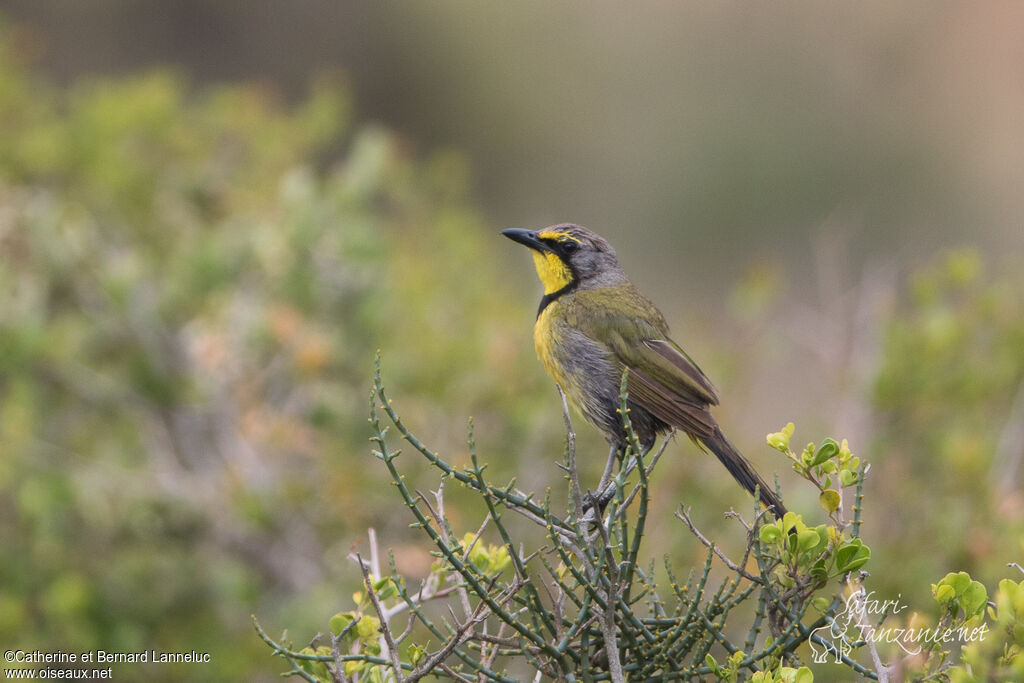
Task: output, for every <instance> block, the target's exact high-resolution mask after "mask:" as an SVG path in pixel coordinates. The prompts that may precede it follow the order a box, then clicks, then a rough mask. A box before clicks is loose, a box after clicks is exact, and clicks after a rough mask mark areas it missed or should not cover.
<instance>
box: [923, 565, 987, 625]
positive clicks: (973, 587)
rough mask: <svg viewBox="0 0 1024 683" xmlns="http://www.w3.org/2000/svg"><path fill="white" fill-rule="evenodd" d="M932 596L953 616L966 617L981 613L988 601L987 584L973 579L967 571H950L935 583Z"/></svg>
mask: <svg viewBox="0 0 1024 683" xmlns="http://www.w3.org/2000/svg"><path fill="white" fill-rule="evenodd" d="M932 597H934V598H935V600H936V602H938V603H939V604H940V605H942V607H943V608H945V609H946V610H947V611H948V612H949V613H950V614H951V615H952V616H954V617H957V616H961V615H962V616H963V618H964V619H970V618H972V617H975V616H978V615H980V614H981V613H982V612H983V611H984V610H985V605H986V604H987V603H988V592H987V591H986V590H985V586H984V585H982V583H981V582H980V581H974V580H972V579H971V576H970V574H968V573H967V572H956V573H953V572H950V573H949V574H946V576H945V577H943V579H942V580H941V581H939V582H938V583H933V584H932Z"/></svg>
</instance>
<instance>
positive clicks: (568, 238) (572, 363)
mask: <svg viewBox="0 0 1024 683" xmlns="http://www.w3.org/2000/svg"><path fill="white" fill-rule="evenodd" d="M501 234H502V235H504V236H505V237H507V238H509V239H511V240H513V241H515V242H518V243H519V244H522V245H524V246H526V247H528V248H529V249H530V253H531V255H532V256H533V261H534V265H535V266H536V269H537V275H538V277H539V278H540V281H541V284H542V285H543V287H544V294H543V296H542V297H541V300H540V306H539V307H538V309H537V319H536V322H535V323H534V328H533V339H534V346H535V347H536V351H537V356H538V358H539V359H540V361H541V363H542V364H543V365H544V368H545V369H546V370H547V372H548V374H549V375H550V376H551V378H552V379H553V380H554V381H555V383H556V384H557V385H558V386H559V387H561V389H562V391H563V393H564V394H565V396H566V398H567V399H568V402H569V403H570V404H571V405H573V406H574V408H575V409H576V410H577V411H578V412H579V413H581V414H582V415H583V417H584V418H585V419H586V420H587V422H589V423H590V424H592V425H594V426H595V427H597V429H598V430H600V431H601V432H602V434H603V435H604V437H605V439H606V440H607V441H608V442H609V444H611V447H612V450H613V452H614V451H616V449H618V450H619V451H621V449H624V448H625V447H626V445H627V434H626V430H625V428H624V427H623V423H622V419H621V415H620V414H619V405H620V387H621V383H622V378H623V374H624V373H626V374H627V378H626V393H627V401H628V402H627V406H626V407H627V409H628V410H629V416H630V420H631V422H632V426H633V430H634V433H635V435H636V438H637V440H638V441H639V444H640V446H641V449H642V450H643V451H644V452H646V451H648V450H650V448H651V447H652V446H653V445H654V443H655V441H656V439H657V437H658V435H660V434H662V433H664V432H667V431H669V430H671V429H673V428H675V429H677V430H679V431H681V432H682V433H684V434H686V435H687V436H689V437H690V439H691V440H693V441H694V442H695V443H696V444H698V446H700V447H701V448H702V449H706V450H709V451H711V452H712V453H714V454H715V456H717V457H718V460H719V461H720V462H721V463H722V464H723V465H724V466H725V468H726V469H727V470H728V471H729V472H730V474H732V476H733V477H734V478H735V479H736V481H737V482H739V484H740V485H742V486H743V488H745V489H746V490H747V491H749V492H750V493H754V491H755V490H757V489H759V494H758V495H759V497H760V501H761V502H762V503H763V504H764V505H765V506H766V507H767V508H769V509H770V510H771V511H772V513H773V514H774V515H775V516H776V517H778V518H780V519H781V518H782V517H783V515H785V514H786V507H785V506H784V505H783V503H782V501H781V500H780V499H779V497H778V496H777V495H776V493H775V490H774V489H773V488H772V487H770V486H768V485H767V484H766V483H765V482H764V480H763V479H762V478H761V477H760V475H758V473H757V471H756V470H755V469H754V467H753V465H752V464H751V463H750V462H749V461H748V460H747V459H746V458H745V457H743V455H742V454H741V453H740V452H739V450H737V449H736V447H735V446H733V444H732V443H731V442H730V441H729V440H728V439H727V438H726V437H725V434H723V433H722V430H721V428H720V427H719V425H718V422H717V421H716V420H715V418H714V416H713V415H712V414H711V410H710V409H711V407H712V406H716V405H718V393H717V391H716V389H715V387H714V386H713V385H712V384H711V381H710V380H708V378H707V376H706V375H705V374H704V372H703V371H702V370H701V369H700V367H698V365H697V364H696V363H695V362H694V361H693V359H692V358H690V356H689V355H687V354H686V352H685V351H683V349H682V348H681V347H680V346H679V345H678V344H677V343H676V342H674V341H673V340H672V339H671V337H670V336H669V327H668V323H667V322H666V321H665V317H664V316H663V315H662V314H661V312H660V311H659V310H658V309H657V308H656V307H655V306H654V304H653V303H651V301H650V300H649V299H647V298H646V297H645V296H643V295H642V294H641V293H640V291H639V290H638V289H637V288H636V286H635V285H634V284H633V283H632V282H631V281H630V280H629V278H628V277H627V276H626V273H625V272H624V271H623V270H622V268H621V267H620V266H619V261H618V257H617V256H616V254H615V250H614V249H613V248H612V246H611V245H610V244H609V243H608V241H607V240H605V239H604V238H603V237H601V236H600V235H598V234H596V233H594V232H592V231H591V230H589V229H587V228H585V227H583V226H581V225H576V224H573V223H562V224H558V225H552V226H550V227H547V228H544V229H542V230H525V229H522V228H510V229H507V230H502V231H501Z"/></svg>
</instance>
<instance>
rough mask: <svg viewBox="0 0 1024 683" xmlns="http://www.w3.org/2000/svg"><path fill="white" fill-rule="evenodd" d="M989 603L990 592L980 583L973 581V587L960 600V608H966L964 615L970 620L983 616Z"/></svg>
mask: <svg viewBox="0 0 1024 683" xmlns="http://www.w3.org/2000/svg"><path fill="white" fill-rule="evenodd" d="M987 603H988V591H986V590H985V586H983V585H982V584H981V582H980V581H971V585H970V586H968V587H967V590H965V591H964V594H963V596H962V597H961V598H960V606H961V607H963V608H964V615H965V616H966V617H968V618H970V617H973V616H975V615H976V614H981V612H982V611H983V610H984V609H985V605H986V604H987Z"/></svg>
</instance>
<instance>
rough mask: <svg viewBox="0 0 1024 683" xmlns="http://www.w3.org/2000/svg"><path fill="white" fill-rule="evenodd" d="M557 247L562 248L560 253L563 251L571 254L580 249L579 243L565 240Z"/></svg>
mask: <svg viewBox="0 0 1024 683" xmlns="http://www.w3.org/2000/svg"><path fill="white" fill-rule="evenodd" d="M558 246H560V247H562V251H564V252H565V253H567V254H571V253H573V252H574V251H576V250H577V249H579V248H580V243H579V242H577V241H575V240H565V241H564V242H562V243H561V244H559V245H558Z"/></svg>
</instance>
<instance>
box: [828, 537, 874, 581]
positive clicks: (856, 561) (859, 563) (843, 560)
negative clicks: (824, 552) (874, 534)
mask: <svg viewBox="0 0 1024 683" xmlns="http://www.w3.org/2000/svg"><path fill="white" fill-rule="evenodd" d="M869 559H871V550H870V549H869V548H868V547H867V546H866V545H864V544H863V543H862V542H861V540H860V539H859V538H855V539H853V540H852V541H850V542H849V543H847V544H846V545H844V546H842V547H841V548H839V550H837V551H836V568H837V569H839V571H840V572H841V573H843V574H845V573H846V572H852V571H853V570H855V569H860V568H861V567H863V566H864V565H865V564H866V563H867V561H868V560H869Z"/></svg>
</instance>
